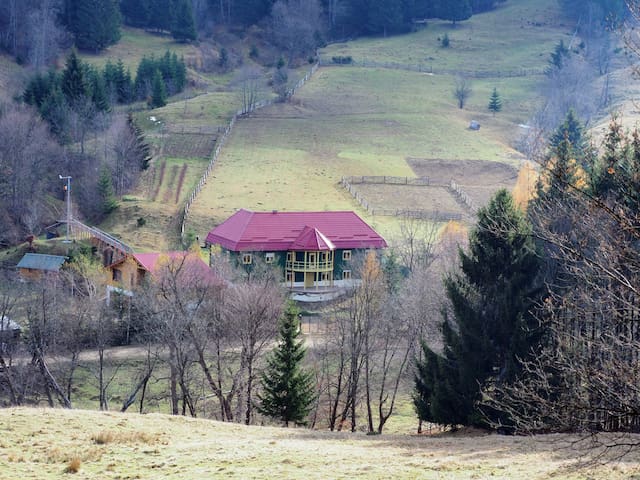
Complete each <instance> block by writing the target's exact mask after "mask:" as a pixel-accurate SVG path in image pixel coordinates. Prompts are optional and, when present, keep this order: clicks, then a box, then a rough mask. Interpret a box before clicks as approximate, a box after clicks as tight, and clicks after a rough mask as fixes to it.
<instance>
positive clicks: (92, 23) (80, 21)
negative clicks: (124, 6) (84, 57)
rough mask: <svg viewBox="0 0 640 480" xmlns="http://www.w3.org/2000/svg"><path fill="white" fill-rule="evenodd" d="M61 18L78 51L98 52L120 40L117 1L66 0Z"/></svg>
mask: <svg viewBox="0 0 640 480" xmlns="http://www.w3.org/2000/svg"><path fill="white" fill-rule="evenodd" d="M62 18H63V21H64V23H65V26H66V27H67V29H68V30H69V31H70V32H71V33H72V34H73V36H74V38H75V41H76V46H77V47H78V48H80V49H86V50H93V51H99V50H102V49H104V48H106V47H108V46H109V45H113V44H114V43H117V42H118V40H120V24H121V18H120V9H119V5H118V3H117V0H66V1H65V5H64V10H63V16H62Z"/></svg>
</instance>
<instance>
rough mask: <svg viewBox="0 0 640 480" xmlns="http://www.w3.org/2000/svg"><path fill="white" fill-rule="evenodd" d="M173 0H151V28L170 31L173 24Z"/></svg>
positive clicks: (149, 24)
mask: <svg viewBox="0 0 640 480" xmlns="http://www.w3.org/2000/svg"><path fill="white" fill-rule="evenodd" d="M173 16H174V12H173V0H149V22H148V24H147V26H148V27H149V28H155V29H156V30H158V31H165V32H168V31H170V30H171V25H172V24H173Z"/></svg>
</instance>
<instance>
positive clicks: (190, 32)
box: [171, 0, 197, 42]
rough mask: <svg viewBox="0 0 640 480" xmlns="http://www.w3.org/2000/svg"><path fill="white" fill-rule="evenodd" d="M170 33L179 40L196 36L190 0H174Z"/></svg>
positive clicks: (187, 39)
mask: <svg viewBox="0 0 640 480" xmlns="http://www.w3.org/2000/svg"><path fill="white" fill-rule="evenodd" d="M171 35H172V36H173V38H175V39H176V40H177V41H179V42H188V41H190V40H195V39H196V38H197V33H196V24H195V22H194V20H193V12H192V10H191V0H176V2H175V4H174V17H173V21H172V24H171Z"/></svg>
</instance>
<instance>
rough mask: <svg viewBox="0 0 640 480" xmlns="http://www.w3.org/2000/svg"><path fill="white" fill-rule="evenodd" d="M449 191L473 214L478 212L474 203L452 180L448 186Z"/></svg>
mask: <svg viewBox="0 0 640 480" xmlns="http://www.w3.org/2000/svg"><path fill="white" fill-rule="evenodd" d="M449 190H451V193H453V195H454V196H455V197H456V198H458V200H460V201H461V202H462V203H464V204H465V205H466V206H467V207H468V208H469V210H471V211H472V212H473V213H476V212H477V211H478V205H476V202H474V201H473V199H472V198H471V197H470V196H469V194H468V193H467V192H465V191H464V190H463V189H462V187H460V185H458V184H457V183H456V182H454V181H453V180H451V183H450V184H449Z"/></svg>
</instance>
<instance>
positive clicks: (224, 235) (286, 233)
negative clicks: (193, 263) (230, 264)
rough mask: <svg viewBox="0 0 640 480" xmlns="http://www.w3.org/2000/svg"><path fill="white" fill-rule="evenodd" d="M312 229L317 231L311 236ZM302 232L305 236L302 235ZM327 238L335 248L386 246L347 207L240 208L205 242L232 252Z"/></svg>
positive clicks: (278, 248) (289, 246) (286, 247)
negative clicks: (301, 209) (302, 209)
mask: <svg viewBox="0 0 640 480" xmlns="http://www.w3.org/2000/svg"><path fill="white" fill-rule="evenodd" d="M314 231H317V232H318V233H320V234H321V236H319V238H318V236H316V239H315V240H314V238H313V237H314V236H315V233H314ZM303 234H304V235H307V236H308V238H307V237H305V238H304V239H303V238H302V237H303ZM323 237H324V238H323ZM299 239H300V240H299ZM298 240H299V241H298ZM327 240H328V242H329V243H331V244H333V246H334V247H335V248H337V249H357V248H385V247H386V246H387V242H385V240H384V238H382V237H381V236H380V235H378V234H377V233H376V231H375V230H374V229H373V228H371V227H370V226H369V225H367V223H365V221H364V220H362V219H361V218H360V217H359V216H358V215H356V214H355V213H354V212H349V211H340V212H251V211H249V210H244V209H241V210H239V211H237V212H236V213H234V214H233V215H231V216H230V217H229V218H228V219H226V220H225V221H224V222H222V223H221V224H220V225H218V226H217V227H216V228H214V229H213V230H211V231H210V232H209V234H208V235H207V239H206V242H207V243H209V244H215V245H221V246H222V247H224V248H226V249H227V250H231V251H235V252H243V251H244V252H247V251H254V252H260V251H286V250H293V249H294V245H298V244H299V246H302V245H303V244H305V243H306V244H308V245H312V244H313V242H319V243H318V245H321V244H322V243H324V244H325V245H326V246H328V243H327ZM309 242H311V243H309ZM296 249H297V248H296ZM324 249H326V248H324Z"/></svg>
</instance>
